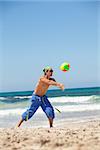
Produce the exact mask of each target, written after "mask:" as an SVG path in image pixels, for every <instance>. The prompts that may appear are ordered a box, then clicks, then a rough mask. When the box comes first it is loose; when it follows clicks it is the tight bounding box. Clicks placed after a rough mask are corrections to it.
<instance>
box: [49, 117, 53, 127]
mask: <svg viewBox="0 0 100 150" xmlns="http://www.w3.org/2000/svg"><path fill="white" fill-rule="evenodd" d="M48 120H49V125H50V128H51V127H53V119H52V118H48Z"/></svg>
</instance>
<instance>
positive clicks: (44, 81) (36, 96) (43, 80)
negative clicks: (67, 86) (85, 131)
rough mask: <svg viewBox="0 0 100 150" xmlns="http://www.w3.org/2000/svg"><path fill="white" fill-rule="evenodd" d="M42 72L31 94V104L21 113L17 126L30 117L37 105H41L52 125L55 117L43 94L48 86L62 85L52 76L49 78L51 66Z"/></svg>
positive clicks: (62, 87)
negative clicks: (42, 74)
mask: <svg viewBox="0 0 100 150" xmlns="http://www.w3.org/2000/svg"><path fill="white" fill-rule="evenodd" d="M43 72H44V76H42V77H40V79H39V81H38V84H37V86H36V88H35V90H34V93H33V95H32V99H31V102H32V103H31V106H30V108H29V109H28V110H27V111H26V112H24V113H23V114H22V119H21V120H20V122H19V123H18V127H20V125H21V124H22V122H23V121H27V120H28V119H30V118H31V117H32V116H33V115H34V113H35V112H36V110H37V109H38V108H39V106H41V107H42V110H43V111H44V112H45V114H46V116H47V117H48V120H49V125H50V127H53V119H54V117H55V114H54V109H53V107H52V105H51V103H50V102H49V100H48V98H47V96H46V95H45V94H46V92H47V90H48V88H49V86H57V87H59V88H61V89H62V90H64V85H63V84H61V83H58V82H56V81H55V79H54V78H51V76H52V74H53V70H52V68H51V67H46V68H44V69H43Z"/></svg>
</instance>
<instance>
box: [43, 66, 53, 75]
mask: <svg viewBox="0 0 100 150" xmlns="http://www.w3.org/2000/svg"><path fill="white" fill-rule="evenodd" d="M43 72H44V74H45V75H47V76H52V73H53V69H52V68H51V67H49V66H47V67H45V68H44V69H43Z"/></svg>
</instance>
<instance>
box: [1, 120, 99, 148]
mask: <svg viewBox="0 0 100 150" xmlns="http://www.w3.org/2000/svg"><path fill="white" fill-rule="evenodd" d="M0 150H100V120H92V121H87V122H78V123H71V122H70V123H64V124H63V125H62V124H61V126H60V127H59V126H58V127H53V128H47V127H41V128H28V127H27V128H23V127H21V128H0Z"/></svg>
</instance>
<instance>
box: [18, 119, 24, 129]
mask: <svg viewBox="0 0 100 150" xmlns="http://www.w3.org/2000/svg"><path fill="white" fill-rule="evenodd" d="M23 121H24V120H23V119H21V120H20V121H19V123H18V125H17V127H20V126H21V124H22V123H23Z"/></svg>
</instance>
